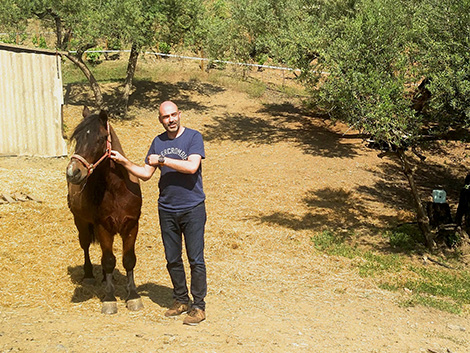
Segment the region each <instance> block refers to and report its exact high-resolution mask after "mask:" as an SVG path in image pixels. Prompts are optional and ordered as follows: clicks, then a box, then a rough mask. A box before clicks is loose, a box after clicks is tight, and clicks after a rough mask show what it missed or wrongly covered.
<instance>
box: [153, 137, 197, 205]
mask: <svg viewBox="0 0 470 353" xmlns="http://www.w3.org/2000/svg"><path fill="white" fill-rule="evenodd" d="M150 154H159V155H162V156H164V157H168V158H175V159H182V160H187V159H188V156H189V155H191V154H199V155H200V156H201V157H202V158H203V159H204V158H205V154H204V142H203V140H202V135H201V133H200V132H198V131H196V130H193V129H189V128H185V129H184V131H183V133H182V134H181V135H180V136H178V137H177V138H175V139H173V140H171V139H169V138H168V135H167V133H166V132H164V133H162V134H160V135H158V136H157V137H155V138H154V139H153V141H152V144H151V145H150V148H149V151H148V153H147V157H146V158H145V162H146V163H147V164H148V156H149V155H150ZM158 187H159V189H160V197H159V198H158V207H159V208H161V209H163V210H165V211H169V212H180V211H184V210H188V209H191V208H193V207H195V206H197V205H198V204H200V203H201V202H203V201H204V200H205V198H206V196H205V194H204V191H203V188H202V163H201V165H200V166H199V169H198V170H197V172H196V173H194V174H183V173H180V172H177V171H175V170H174V169H171V168H168V167H166V166H162V168H161V176H160V181H159V182H158Z"/></svg>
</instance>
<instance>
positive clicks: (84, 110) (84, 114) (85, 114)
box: [82, 105, 91, 118]
mask: <svg viewBox="0 0 470 353" xmlns="http://www.w3.org/2000/svg"><path fill="white" fill-rule="evenodd" d="M90 114H91V112H90V109H88V107H87V106H86V105H84V106H83V112H82V116H83V117H84V118H86V117H88V116H90Z"/></svg>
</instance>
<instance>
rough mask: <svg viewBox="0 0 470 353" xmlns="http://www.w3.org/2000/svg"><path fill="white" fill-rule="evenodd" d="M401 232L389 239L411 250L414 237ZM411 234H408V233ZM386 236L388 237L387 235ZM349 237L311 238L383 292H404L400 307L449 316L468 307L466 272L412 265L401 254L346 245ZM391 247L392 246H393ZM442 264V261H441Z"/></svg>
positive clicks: (469, 295)
mask: <svg viewBox="0 0 470 353" xmlns="http://www.w3.org/2000/svg"><path fill="white" fill-rule="evenodd" d="M407 232H408V231H406V232H403V231H401V233H395V234H393V236H392V237H390V241H391V242H396V243H395V245H396V246H398V245H399V246H400V248H401V249H405V250H407V251H412V249H413V248H412V247H411V244H414V242H415V240H414V239H416V238H415V236H414V235H412V236H411V237H409V235H410V234H409V233H407ZM411 234H412V233H411ZM387 236H390V234H389V235H387ZM350 239H351V236H350V235H349V236H339V235H337V234H335V233H334V232H331V231H324V232H321V233H319V234H316V235H315V236H313V237H312V238H311V240H312V242H313V244H314V246H315V248H316V249H317V250H319V251H321V252H323V253H326V254H328V255H334V256H342V257H345V258H348V259H351V260H352V261H351V263H352V265H353V266H355V267H356V268H357V270H358V273H359V275H360V276H362V277H369V278H374V280H375V281H376V283H377V285H378V286H379V287H380V288H382V289H385V290H389V291H399V290H403V292H405V289H406V292H408V293H409V294H408V297H407V298H406V299H404V300H403V302H402V303H401V305H403V306H413V305H423V306H428V307H432V308H436V309H439V310H442V311H447V312H450V313H461V312H462V310H463V309H464V308H465V307H466V306H468V305H470V272H469V271H466V270H459V269H447V268H444V267H442V268H441V267H436V266H434V265H424V264H423V265H421V264H420V263H417V262H413V261H412V260H411V259H410V257H409V256H408V255H407V253H406V251H405V253H401V254H397V253H390V254H383V253H379V252H374V251H370V250H365V249H361V248H359V247H357V246H351V245H350ZM396 246H394V247H396ZM442 261H443V262H444V261H445V260H442Z"/></svg>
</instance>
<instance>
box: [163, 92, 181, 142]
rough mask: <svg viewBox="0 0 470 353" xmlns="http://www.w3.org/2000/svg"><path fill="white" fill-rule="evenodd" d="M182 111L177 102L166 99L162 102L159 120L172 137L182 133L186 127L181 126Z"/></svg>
mask: <svg viewBox="0 0 470 353" xmlns="http://www.w3.org/2000/svg"><path fill="white" fill-rule="evenodd" d="M180 117H181V113H180V111H179V110H178V107H177V106H176V104H175V103H173V102H171V101H165V102H163V103H162V104H160V115H159V117H158V118H159V120H160V123H161V124H162V125H163V127H164V128H165V130H166V131H167V133H168V137H170V138H171V139H173V138H175V137H176V136H178V134H179V133H182V132H183V130H184V128H182V127H181V122H180Z"/></svg>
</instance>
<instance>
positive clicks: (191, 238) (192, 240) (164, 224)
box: [158, 202, 207, 310]
mask: <svg viewBox="0 0 470 353" xmlns="http://www.w3.org/2000/svg"><path fill="white" fill-rule="evenodd" d="M158 214H159V217H160V228H161V232H162V239H163V246H164V247H165V257H166V261H167V265H166V267H167V269H168V272H169V274H170V278H171V282H172V283H173V298H174V299H175V300H177V301H179V302H180V303H188V302H189V295H188V287H187V285H186V274H185V272H184V266H183V259H182V257H181V255H182V246H183V237H182V236H183V235H184V242H185V245H186V254H187V256H188V260H189V265H190V268H191V295H192V296H193V306H196V307H198V308H200V309H202V310H205V309H206V303H205V301H204V298H205V296H206V294H207V279H206V264H205V262H204V227H205V224H206V219H207V216H206V206H205V204H204V202H202V203H200V204H199V205H197V206H196V207H194V208H192V209H190V210H188V211H184V212H168V211H164V210H160V209H159V210H158Z"/></svg>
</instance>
